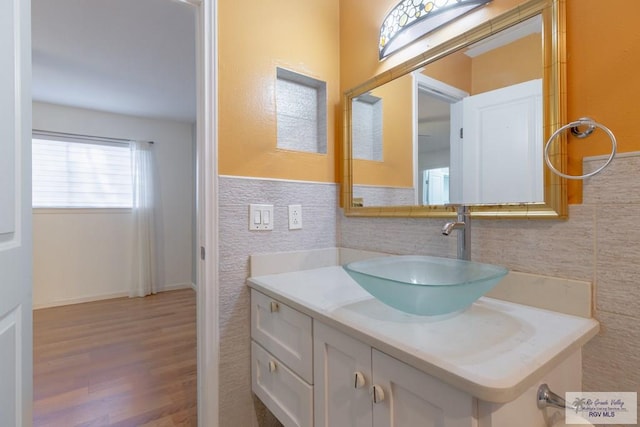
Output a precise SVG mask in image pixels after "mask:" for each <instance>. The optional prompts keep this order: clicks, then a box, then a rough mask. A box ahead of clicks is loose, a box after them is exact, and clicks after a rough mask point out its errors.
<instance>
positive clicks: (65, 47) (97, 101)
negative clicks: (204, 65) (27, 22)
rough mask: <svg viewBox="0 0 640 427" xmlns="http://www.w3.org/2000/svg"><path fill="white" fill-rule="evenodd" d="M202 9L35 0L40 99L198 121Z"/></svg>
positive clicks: (129, 1)
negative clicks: (198, 30)
mask: <svg viewBox="0 0 640 427" xmlns="http://www.w3.org/2000/svg"><path fill="white" fill-rule="evenodd" d="M195 13H196V12H195V9H194V8H193V7H191V6H189V5H187V4H185V3H180V2H177V1H172V0H56V1H51V0H32V45H33V89H32V90H33V99H34V101H41V102H49V103H54V104H60V105H66V106H72V107H80V108H88V109H94V110H100V111H107V112H112V113H120V114H127V115H134V116H142V117H151V118H159V119H171V120H179V121H186V122H195V120H196V79H195V72H196V71H195V70H196V67H195Z"/></svg>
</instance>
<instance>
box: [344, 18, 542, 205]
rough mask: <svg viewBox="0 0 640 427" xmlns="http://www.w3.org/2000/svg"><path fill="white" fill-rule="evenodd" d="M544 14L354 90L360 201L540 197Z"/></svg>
mask: <svg viewBox="0 0 640 427" xmlns="http://www.w3.org/2000/svg"><path fill="white" fill-rule="evenodd" d="M542 47H543V41H542V19H541V17H540V16H539V15H538V16H534V17H533V18H530V19H528V20H527V21H524V22H522V23H519V24H517V25H514V26H512V27H509V28H506V29H504V30H502V31H500V32H498V33H496V34H494V35H492V36H490V37H488V38H486V39H483V40H481V41H479V42H477V43H474V44H472V45H470V46H468V47H466V48H463V49H460V50H458V51H456V52H454V53H452V54H449V55H447V56H445V57H442V58H440V59H438V60H437V61H435V62H431V63H430V64H428V65H426V66H424V67H422V68H421V69H419V70H416V71H414V72H413V73H408V74H406V75H404V76H402V77H399V78H396V79H394V80H392V81H390V82H388V83H385V84H384V85H381V86H378V87H375V88H374V89H372V90H369V91H368V92H366V93H364V94H361V95H359V96H357V97H354V98H352V100H351V102H352V105H351V107H352V111H351V120H352V126H351V139H352V157H353V162H352V192H353V203H354V206H365V207H367V206H414V205H420V206H425V205H430V206H431V205H443V204H448V203H464V204H504V203H530V202H543V200H544V176H543V164H542V145H543V104H542V98H543V96H542V92H543V74H544V65H543V58H544V56H543V51H542Z"/></svg>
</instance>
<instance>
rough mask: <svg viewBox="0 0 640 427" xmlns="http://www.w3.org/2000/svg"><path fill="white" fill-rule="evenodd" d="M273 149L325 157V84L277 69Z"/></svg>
mask: <svg viewBox="0 0 640 427" xmlns="http://www.w3.org/2000/svg"><path fill="white" fill-rule="evenodd" d="M276 118H277V139H278V143H277V147H278V148H281V149H285V150H294V151H305V152H311V153H320V154H326V152H327V83H326V82H323V81H321V80H317V79H314V78H312V77H308V76H304V75H302V74H298V73H296V72H293V71H290V70H285V69H283V68H277V84H276Z"/></svg>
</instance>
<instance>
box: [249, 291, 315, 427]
mask: <svg viewBox="0 0 640 427" xmlns="http://www.w3.org/2000/svg"><path fill="white" fill-rule="evenodd" d="M311 328H312V320H311V318H310V317H309V316H307V315H305V314H303V313H300V312H299V311H297V310H294V309H292V308H290V307H288V306H286V305H284V304H281V303H280V302H278V301H276V300H274V299H272V298H269V297H267V296H266V295H264V294H262V293H260V292H257V291H255V290H252V291H251V338H252V342H251V383H252V389H253V392H254V393H255V394H256V395H257V396H258V397H259V398H260V400H262V402H263V403H264V404H265V405H266V406H267V407H268V408H269V410H270V411H271V412H272V413H273V414H274V415H275V416H276V417H277V418H278V419H279V420H280V422H282V423H283V424H284V425H285V426H286V427H311V426H313V385H312V384H313V355H312V346H313V344H312V335H311V332H312V330H311Z"/></svg>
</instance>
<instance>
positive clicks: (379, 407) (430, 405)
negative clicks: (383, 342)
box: [371, 350, 476, 427]
mask: <svg viewBox="0 0 640 427" xmlns="http://www.w3.org/2000/svg"><path fill="white" fill-rule="evenodd" d="M371 361H372V371H373V382H374V384H375V385H374V387H376V388H377V399H376V401H377V402H376V403H374V405H373V427H416V426H420V427H473V426H475V425H476V422H475V417H474V398H473V397H472V396H471V395H469V394H466V393H464V392H462V391H460V390H457V389H455V388H453V387H451V386H449V385H448V384H445V383H443V382H442V381H440V380H438V379H436V378H433V377H431V376H429V375H427V374H425V373H424V372H421V371H418V370H417V369H415V368H413V367H411V366H409V365H407V364H405V363H403V362H400V361H399V360H396V359H394V358H393V357H390V356H387V355H386V354H384V353H381V352H380V351H378V350H373V351H372V354H371Z"/></svg>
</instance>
